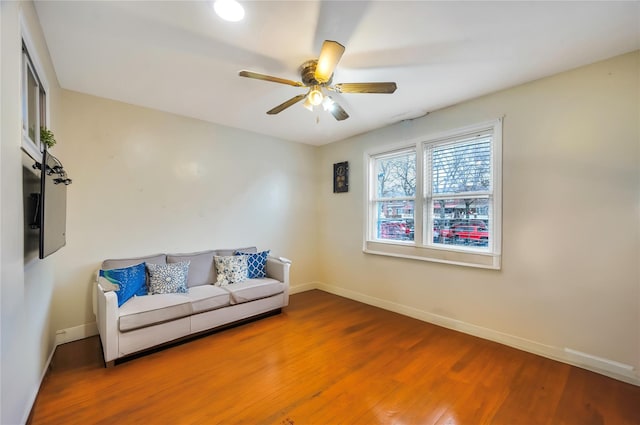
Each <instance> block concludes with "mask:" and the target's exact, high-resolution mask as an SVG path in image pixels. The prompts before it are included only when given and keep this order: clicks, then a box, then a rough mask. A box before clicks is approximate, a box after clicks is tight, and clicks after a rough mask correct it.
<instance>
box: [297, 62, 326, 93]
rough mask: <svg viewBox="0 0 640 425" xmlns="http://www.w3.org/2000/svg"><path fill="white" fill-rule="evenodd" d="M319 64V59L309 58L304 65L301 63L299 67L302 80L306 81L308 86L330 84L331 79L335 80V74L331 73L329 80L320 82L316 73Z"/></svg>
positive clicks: (305, 83)
mask: <svg viewBox="0 0 640 425" xmlns="http://www.w3.org/2000/svg"><path fill="white" fill-rule="evenodd" d="M317 66H318V60H317V59H311V60H308V61H306V62H305V63H303V64H302V65H300V68H299V70H300V77H301V78H302V82H303V83H304V85H305V86H307V87H312V86H328V85H329V84H331V81H332V80H333V74H331V78H329V81H325V82H320V81H318V80H316V76H315V74H316V67H317Z"/></svg>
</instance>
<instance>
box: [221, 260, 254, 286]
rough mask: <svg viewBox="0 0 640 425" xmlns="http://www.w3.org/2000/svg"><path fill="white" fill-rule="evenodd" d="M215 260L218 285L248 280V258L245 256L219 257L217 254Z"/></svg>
mask: <svg viewBox="0 0 640 425" xmlns="http://www.w3.org/2000/svg"><path fill="white" fill-rule="evenodd" d="M214 261H215V262H216V273H218V280H217V281H216V285H218V286H224V285H230V284H232V283H238V282H242V281H244V280H247V277H248V271H247V258H246V257H245V256H243V255H241V256H233V255H232V256H230V257H218V256H217V255H216V256H215V257H214Z"/></svg>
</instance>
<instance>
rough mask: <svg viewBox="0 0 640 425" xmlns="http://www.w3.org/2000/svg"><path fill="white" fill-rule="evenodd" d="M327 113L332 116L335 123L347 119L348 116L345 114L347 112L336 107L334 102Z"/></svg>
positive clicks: (338, 106)
mask: <svg viewBox="0 0 640 425" xmlns="http://www.w3.org/2000/svg"><path fill="white" fill-rule="evenodd" d="M329 112H331V115H333V117H334V118H335V119H336V120H337V121H342V120H346V119H347V118H349V114H347V112H346V111H345V110H344V109H342V106H340V105H338V104H337V103H336V102H335V101H334V102H333V105H332V106H331V108H330V109H329Z"/></svg>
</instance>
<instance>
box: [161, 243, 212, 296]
mask: <svg viewBox="0 0 640 425" xmlns="http://www.w3.org/2000/svg"><path fill="white" fill-rule="evenodd" d="M214 255H215V251H202V252H193V253H191V254H167V264H171V263H180V262H183V261H189V276H188V277H187V287H189V288H191V287H192V286H200V285H212V284H214V283H216V280H217V277H216V266H215V264H214V262H213V256H214Z"/></svg>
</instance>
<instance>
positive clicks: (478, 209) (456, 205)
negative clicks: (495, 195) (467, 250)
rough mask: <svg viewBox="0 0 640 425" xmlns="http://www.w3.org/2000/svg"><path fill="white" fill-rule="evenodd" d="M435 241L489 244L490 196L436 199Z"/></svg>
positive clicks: (434, 215)
mask: <svg viewBox="0 0 640 425" xmlns="http://www.w3.org/2000/svg"><path fill="white" fill-rule="evenodd" d="M433 243H434V244H445V245H461V246H476V247H488V246H489V199H488V198H466V199H464V198H458V199H439V200H435V201H433Z"/></svg>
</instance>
